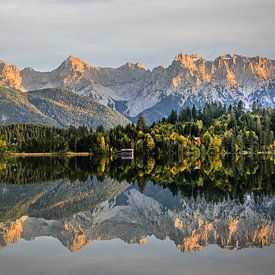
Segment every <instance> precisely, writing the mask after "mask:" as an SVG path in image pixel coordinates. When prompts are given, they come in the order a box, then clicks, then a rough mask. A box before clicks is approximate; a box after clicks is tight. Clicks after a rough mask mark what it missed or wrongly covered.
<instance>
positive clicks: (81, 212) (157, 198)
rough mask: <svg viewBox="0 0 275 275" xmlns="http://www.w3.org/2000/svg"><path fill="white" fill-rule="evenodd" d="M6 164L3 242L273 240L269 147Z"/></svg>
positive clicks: (0, 211) (195, 245)
mask: <svg viewBox="0 0 275 275" xmlns="http://www.w3.org/2000/svg"><path fill="white" fill-rule="evenodd" d="M234 158H235V157H234ZM0 163H1V164H0V167H1V168H0V182H1V184H0V248H4V247H5V246H6V245H8V244H11V243H16V242H18V241H19V240H20V239H25V240H33V239H35V238H36V237H40V236H51V237H54V238H56V239H58V240H59V241H60V242H61V243H62V244H63V245H64V246H65V247H67V248H68V249H70V250H71V251H75V250H79V249H81V248H83V247H84V246H86V245H87V244H90V243H92V242H94V241H98V240H112V239H116V238H119V239H121V240H123V241H125V242H127V243H139V244H141V245H144V244H146V241H147V239H148V237H150V236H155V237H156V238H157V239H159V240H165V239H167V238H169V239H170V240H171V241H172V242H173V243H174V244H175V246H176V247H177V248H178V249H179V250H180V251H182V252H185V251H197V250H202V249H203V248H204V247H206V246H207V245H210V244H217V245H218V246H220V247H221V248H225V249H242V248H248V247H261V248H262V247H265V246H268V245H270V244H274V242H275V241H274V240H275V223H274V219H275V197H274V196H273V195H274V171H275V170H274V159H273V157H272V156H264V157H260V156H253V157H249V156H247V157H239V158H238V159H234V160H232V159H211V158H209V157H206V158H205V159H200V160H192V159H188V160H187V159H186V160H177V161H174V162H173V161H166V162H165V163H164V162H163V160H155V159H152V158H151V159H148V160H141V161H140V160H136V161H121V160H114V161H110V160H108V159H104V158H101V159H94V158H14V159H12V158H9V159H3V160H1V161H0Z"/></svg>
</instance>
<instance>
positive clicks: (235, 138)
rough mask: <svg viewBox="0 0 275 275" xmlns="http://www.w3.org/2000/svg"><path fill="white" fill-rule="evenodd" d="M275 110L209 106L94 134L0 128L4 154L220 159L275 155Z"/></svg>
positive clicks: (75, 130)
mask: <svg viewBox="0 0 275 275" xmlns="http://www.w3.org/2000/svg"><path fill="white" fill-rule="evenodd" d="M274 132H275V110H274V109H271V108H267V109H265V108H262V107H261V105H260V104H259V103H258V102H254V104H253V106H252V110H251V111H245V109H244V104H243V102H241V101H240V102H239V103H238V104H235V105H234V106H229V107H228V108H227V107H226V106H225V105H222V104H220V103H212V104H205V105H204V107H203V108H202V109H199V110H198V109H196V107H195V106H193V108H191V109H190V108H183V109H181V111H180V113H179V114H177V113H176V112H175V111H172V112H171V114H170V116H168V117H167V118H163V119H162V120H161V121H159V122H155V123H153V124H152V125H151V126H148V125H147V124H146V122H145V120H144V118H143V117H142V116H140V117H139V120H138V122H137V124H136V125H135V124H133V123H132V124H128V125H127V126H125V127H123V126H117V127H115V128H113V129H111V130H108V131H107V130H105V129H104V127H102V126H99V127H97V129H96V130H95V131H93V130H92V129H88V128H86V127H85V126H81V127H78V128H75V127H72V126H71V127H69V128H56V127H50V126H45V125H32V124H17V125H9V126H0V152H2V153H3V152H17V153H21V152H24V153H50V152H56V153H69V152H90V153H93V154H98V153H100V154H109V155H111V154H112V153H113V152H115V151H116V150H120V149H122V148H133V149H134V150H135V152H136V153H138V154H142V155H152V154H165V155H167V156H175V155H179V154H186V153H192V154H201V153H208V154H219V153H245V152H274V150H275V149H274V148H275V138H274Z"/></svg>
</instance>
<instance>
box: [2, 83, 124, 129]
mask: <svg viewBox="0 0 275 275" xmlns="http://www.w3.org/2000/svg"><path fill="white" fill-rule="evenodd" d="M127 122H128V120H127V119H126V118H125V117H123V115H121V114H119V113H118V112H116V111H115V110H112V109H111V108H109V107H107V106H103V105H101V104H98V103H97V102H95V101H94V100H92V99H91V98H87V97H84V96H79V95H77V94H76V93H73V92H71V91H69V90H65V89H45V90H40V91H32V92H28V93H22V92H20V91H19V90H15V89H10V88H9V89H8V88H3V87H2V88H1V87H0V123H1V124H2V125H3V124H4V125H7V124H14V123H41V124H48V125H53V126H59V127H68V126H70V125H73V126H80V125H85V126H87V127H88V128H94V129H95V128H96V127H97V126H99V125H103V126H104V127H106V128H111V127H113V126H115V125H119V124H121V125H125V124H127Z"/></svg>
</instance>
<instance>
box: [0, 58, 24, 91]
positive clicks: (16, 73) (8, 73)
mask: <svg viewBox="0 0 275 275" xmlns="http://www.w3.org/2000/svg"><path fill="white" fill-rule="evenodd" d="M0 86H4V87H6V86H7V87H13V88H16V89H19V90H21V91H24V92H25V91H26V90H25V88H24V87H23V86H22V77H21V73H20V70H19V68H18V67H17V66H16V65H9V64H6V63H5V62H3V61H0Z"/></svg>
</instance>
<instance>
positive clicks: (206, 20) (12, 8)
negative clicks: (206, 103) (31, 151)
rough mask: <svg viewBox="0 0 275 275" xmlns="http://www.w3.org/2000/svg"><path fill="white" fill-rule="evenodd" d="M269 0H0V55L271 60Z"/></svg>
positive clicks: (22, 59) (119, 60)
mask: <svg viewBox="0 0 275 275" xmlns="http://www.w3.org/2000/svg"><path fill="white" fill-rule="evenodd" d="M274 10H275V1H274V0H231V1H228V0H227V1H224V0H192V1H191V0H169V1H167V0H24V1H23V0H0V37H1V39H0V59H3V60H5V61H7V62H8V63H16V64H18V65H19V66H20V67H22V68H23V67H25V66H32V67H34V68H36V69H40V70H49V69H52V68H54V67H56V66H57V65H59V63H60V62H61V61H63V60H64V59H65V58H66V57H67V56H69V55H71V54H73V55H76V56H78V57H80V58H82V59H84V60H86V61H88V62H89V63H91V64H95V65H100V66H114V67H116V66H120V65H121V64H123V63H125V62H126V61H133V62H136V61H142V62H144V63H145V65H146V67H148V68H152V67H154V66H156V65H159V64H162V65H165V66H167V65H168V64H170V63H171V60H172V59H173V57H174V56H175V55H176V54H177V53H179V52H183V53H198V54H200V55H202V56H204V57H206V58H208V59H213V58H215V57H216V56H218V55H221V54H224V53H239V54H243V55H249V56H255V55H262V56H267V57H269V58H273V59H275V50H274V49H275V34H274V33H275V30H274V26H275V17H274Z"/></svg>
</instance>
